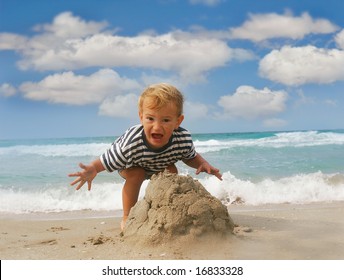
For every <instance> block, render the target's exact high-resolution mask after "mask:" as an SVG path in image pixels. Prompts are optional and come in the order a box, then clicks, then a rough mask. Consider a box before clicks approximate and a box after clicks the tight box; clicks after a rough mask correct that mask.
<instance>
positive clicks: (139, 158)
mask: <svg viewBox="0 0 344 280" xmlns="http://www.w3.org/2000/svg"><path fill="white" fill-rule="evenodd" d="M195 156H196V151H195V147H194V144H193V142H192V138H191V135H190V133H189V132H188V131H187V130H186V129H184V128H181V127H179V128H178V129H176V130H174V131H173V134H172V136H171V138H170V140H169V142H168V144H166V145H165V146H164V147H162V148H160V149H154V150H153V149H150V148H149V146H148V145H147V143H146V140H145V137H144V131H143V126H142V125H136V126H133V127H131V128H129V129H128V130H127V131H126V132H125V133H124V134H123V135H122V136H121V137H119V138H118V139H117V140H116V141H115V142H114V143H112V145H111V147H110V148H109V149H108V150H107V151H106V152H105V153H104V154H102V155H101V156H100V161H101V162H102V164H103V166H104V168H105V169H106V170H107V171H109V172H112V171H114V170H123V169H127V168H130V167H134V166H139V167H142V168H143V169H145V170H146V172H147V175H149V176H150V175H152V174H154V173H157V172H161V171H163V170H164V169H165V168H166V167H168V166H169V165H171V164H173V163H176V162H177V161H179V160H182V159H192V158H194V157H195Z"/></svg>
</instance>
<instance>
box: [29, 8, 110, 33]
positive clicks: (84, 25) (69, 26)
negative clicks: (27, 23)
mask: <svg viewBox="0 0 344 280" xmlns="http://www.w3.org/2000/svg"><path fill="white" fill-rule="evenodd" d="M107 26H108V23H107V22H106V21H102V22H96V21H88V22H86V21H85V20H83V19H81V18H80V17H78V16H74V15H73V14H72V13H71V12H63V13H60V14H58V15H57V16H56V17H55V18H54V19H53V22H52V23H51V24H39V25H36V26H35V27H34V30H35V31H37V32H43V33H45V34H53V35H54V36H55V37H59V38H75V37H85V36H88V35H92V34H96V33H98V32H101V31H102V30H103V29H104V28H105V27H107Z"/></svg>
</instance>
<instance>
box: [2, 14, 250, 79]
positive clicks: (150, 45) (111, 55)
mask: <svg viewBox="0 0 344 280" xmlns="http://www.w3.org/2000/svg"><path fill="white" fill-rule="evenodd" d="M107 25H108V24H107V23H106V22H94V21H85V20H83V19H81V18H79V17H77V16H74V15H73V14H72V13H71V12H64V13H61V14H59V15H57V16H56V17H55V18H54V19H53V21H52V23H49V24H41V25H37V26H35V28H34V30H35V31H36V32H37V34H36V35H34V36H32V37H29V38H26V37H23V36H20V35H17V34H11V33H0V49H12V50H16V51H18V52H19V53H20V54H21V59H20V61H19V62H18V66H19V68H20V69H21V70H30V69H34V70H38V71H50V70H53V71H65V70H77V69H82V68H85V67H138V68H143V69H146V68H149V69H157V70H162V71H169V72H173V73H177V74H178V76H179V77H181V78H183V79H186V80H187V79H191V80H195V81H197V80H199V79H204V77H205V76H204V75H205V73H207V72H208V71H210V70H212V69H214V68H218V67H223V66H225V65H227V64H228V62H229V61H231V60H232V59H237V58H241V59H249V55H248V53H249V52H247V51H245V50H242V49H231V48H230V47H229V46H228V45H227V43H226V42H225V41H223V40H221V39H218V38H207V37H199V36H197V35H195V34H193V33H191V32H179V31H178V30H175V31H171V32H169V33H165V34H160V35H159V34H155V33H154V32H148V33H142V34H138V35H136V36H131V37H128V36H119V35H116V34H114V32H113V31H112V32H110V31H107V30H105V28H106V27H107ZM181 33H183V36H181Z"/></svg>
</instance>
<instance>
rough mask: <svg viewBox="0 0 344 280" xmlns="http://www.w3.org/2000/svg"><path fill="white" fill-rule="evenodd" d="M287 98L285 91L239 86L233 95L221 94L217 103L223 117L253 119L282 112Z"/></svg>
mask: <svg viewBox="0 0 344 280" xmlns="http://www.w3.org/2000/svg"><path fill="white" fill-rule="evenodd" d="M287 98H288V94H287V93H286V92H285V91H272V90H270V89H268V88H263V89H256V88H254V87H251V86H240V87H238V88H237V90H236V92H235V93H234V94H233V95H226V96H222V97H221V98H220V99H219V101H218V104H219V105H220V106H221V107H222V108H223V110H224V114H223V116H224V117H228V118H243V119H254V118H265V117H268V116H273V115H276V114H278V113H281V112H283V111H284V110H285V102H286V100H287Z"/></svg>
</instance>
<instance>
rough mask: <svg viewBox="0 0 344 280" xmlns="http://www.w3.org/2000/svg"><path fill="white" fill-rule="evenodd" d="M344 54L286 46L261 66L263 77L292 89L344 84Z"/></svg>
mask: <svg viewBox="0 0 344 280" xmlns="http://www.w3.org/2000/svg"><path fill="white" fill-rule="evenodd" d="M343 69H344V51H341V50H337V49H323V48H317V47H314V46H303V47H291V46H285V47H283V48H281V49H280V50H273V51H272V52H270V53H269V54H267V55H266V56H265V57H264V58H263V59H262V60H261V61H260V63H259V73H260V75H261V76H262V77H265V78H268V79H270V80H272V81H275V82H279V83H282V84H285V85H289V86H298V85H302V84H306V83H319V84H326V83H332V82H335V81H338V80H344V72H343Z"/></svg>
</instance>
